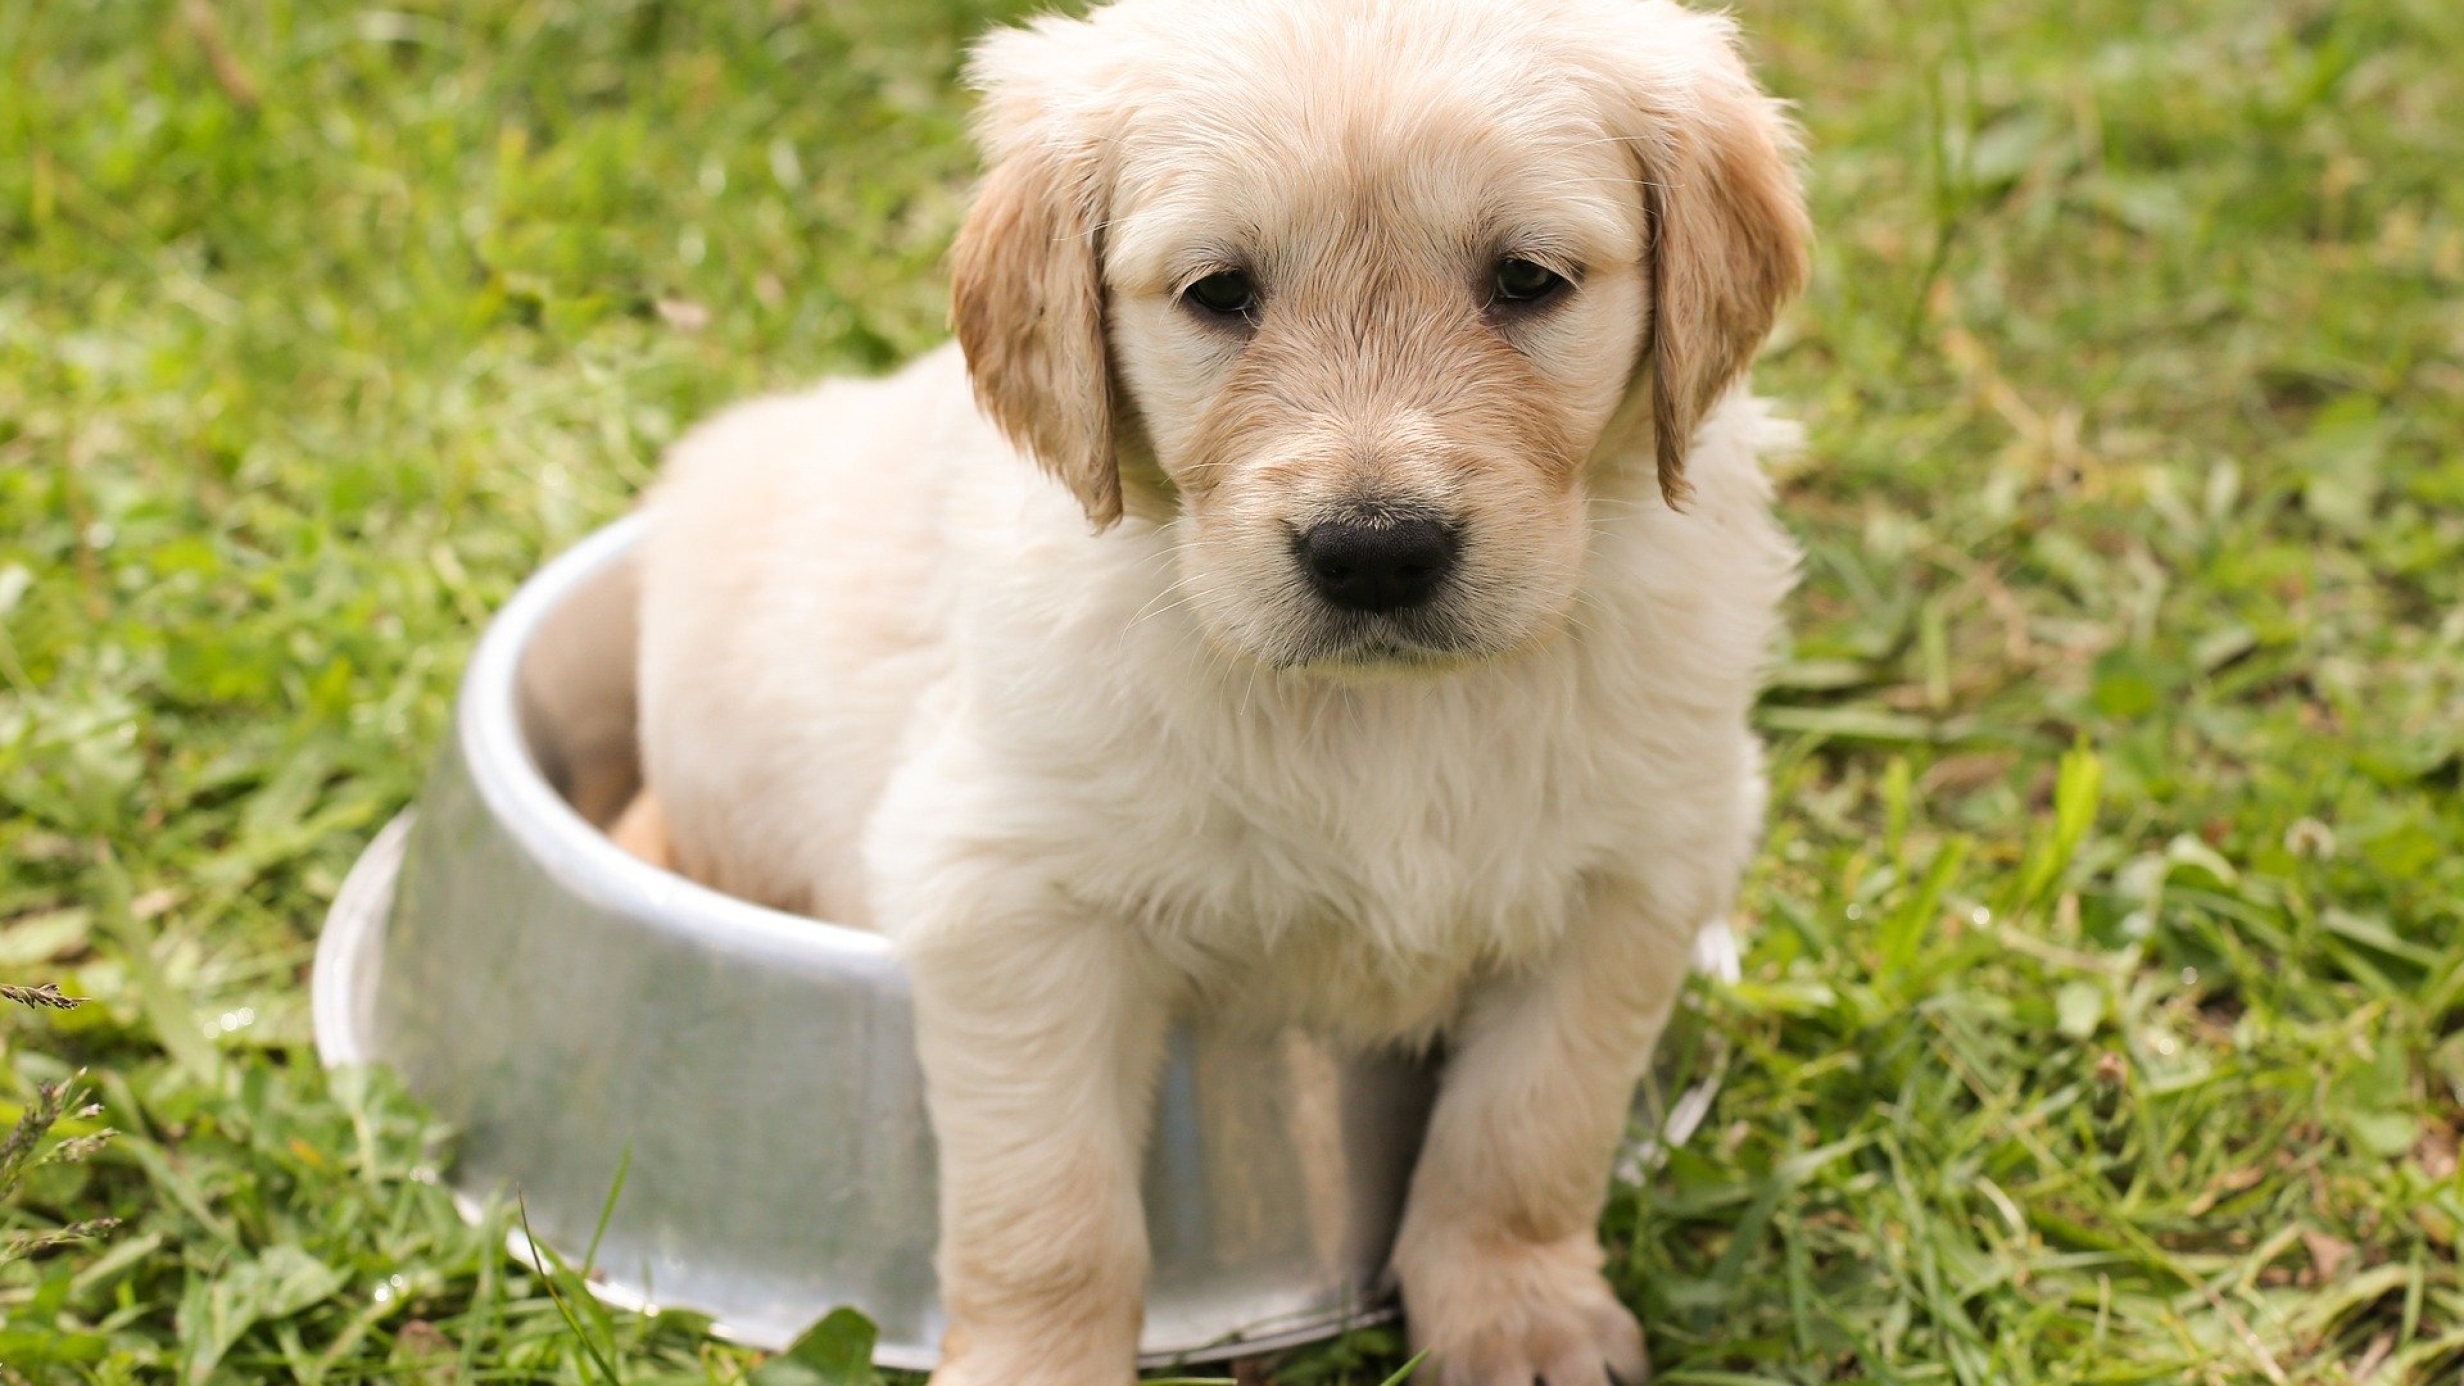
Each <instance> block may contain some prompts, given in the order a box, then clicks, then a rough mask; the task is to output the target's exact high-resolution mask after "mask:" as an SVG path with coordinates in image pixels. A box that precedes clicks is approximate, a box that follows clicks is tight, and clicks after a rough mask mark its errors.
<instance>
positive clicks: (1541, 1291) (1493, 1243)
mask: <svg viewBox="0 0 2464 1386" xmlns="http://www.w3.org/2000/svg"><path fill="white" fill-rule="evenodd" d="M1692 940H1693V922H1692V920H1691V919H1688V920H1686V921H1685V922H1684V923H1683V924H1682V925H1681V924H1680V922H1679V921H1678V920H1676V919H1673V918H1668V917H1665V916H1664V914H1663V912H1662V911H1660V910H1656V909H1654V908H1653V907H1651V906H1650V905H1649V904H1648V903H1647V902H1646V900H1645V899H1644V898H1643V897H1642V895H1641V893H1640V892H1639V891H1635V890H1632V889H1629V888H1626V887H1623V886H1602V887H1600V888H1598V889H1596V890H1595V891H1594V892H1593V894H1592V898H1591V901H1590V909H1589V910H1588V912H1587V917H1585V918H1583V919H1581V920H1580V921H1578V922H1577V923H1576V924H1575V925H1574V926H1573V928H1572V930H1571V931H1570V932H1569V934H1568V935H1567V937H1566V939H1565V940H1564V941H1563V942H1562V943H1561V944H1560V946H1559V949H1558V951H1557V953H1556V955H1555V956H1553V957H1552V958H1550V959H1549V960H1548V962H1547V963H1546V964H1545V965H1544V966H1543V967H1542V968H1541V969H1540V970H1538V971H1537V972H1534V973H1531V974H1528V975H1525V976H1521V977H1518V978H1516V979H1514V980H1512V981H1509V982H1506V983H1502V984H1500V985H1499V986H1498V988H1497V989H1496V990H1494V991H1492V992H1491V993H1489V994H1487V995H1485V996H1482V997H1480V998H1479V999H1478V1000H1476V1001H1475V1002H1474V1004H1473V1007H1472V1010H1471V1012H1470V1014H1469V1015H1468V1016H1467V1017H1466V1020H1465V1023H1464V1026H1463V1029H1462V1032H1461V1033H1460V1035H1459V1036H1458V1042H1457V1046H1456V1049H1455V1054H1454V1058H1453V1060H1452V1061H1451V1062H1450V1063H1449V1064H1448V1066H1447V1070H1446V1076H1445V1079H1444V1083H1443V1086H1442V1087H1441V1089H1440V1092H1439V1096H1438V1103H1437V1110H1436V1112H1435V1114H1434V1115H1433V1116H1432V1117H1431V1124H1430V1128H1429V1137H1428V1142H1427V1144H1426V1145H1425V1146H1424V1147H1423V1149H1422V1151H1421V1156H1420V1164H1419V1167H1418V1169H1416V1170H1415V1171H1414V1173H1413V1176H1412V1191H1411V1199H1410V1203H1409V1205H1408V1207H1407V1208H1406V1211H1405V1214H1404V1222H1403V1229H1402V1232H1401V1234H1400V1236H1399V1238H1398V1239H1397V1242H1396V1246H1395V1256H1394V1265H1395V1271H1396V1274H1397V1276H1398V1278H1399V1279H1400V1280H1401V1281H1402V1285H1403V1305H1404V1316H1405V1318H1406V1320H1407V1321H1408V1322H1409V1324H1410V1327H1411V1332H1412V1338H1413V1341H1414V1343H1415V1344H1416V1345H1417V1346H1420V1347H1424V1348H1427V1349H1429V1351H1430V1367H1431V1374H1432V1375H1433V1376H1434V1378H1435V1380H1436V1382H1437V1383H1439V1386H1533V1383H1534V1382H1546V1383H1547V1386H1608V1384H1609V1383H1610V1382H1612V1381H1613V1382H1619V1383H1624V1386H1640V1384H1641V1382H1642V1381H1643V1380H1644V1379H1645V1378H1646V1377H1647V1376H1648V1375H1649V1363H1648V1361H1647V1360H1646V1358H1645V1355H1644V1351H1643V1335H1642V1329H1641V1327H1640V1326H1639V1325H1638V1324H1636V1322H1635V1320H1634V1316H1633V1315H1632V1314H1630V1313H1628V1312H1627V1311H1626V1309H1625V1307H1624V1306H1623V1305H1621V1304H1619V1303H1618V1302H1617V1299H1616V1297H1615V1296H1614V1295H1613V1294H1611V1293H1610V1291H1609V1287H1608V1283H1607V1281H1605V1280H1604V1279H1602V1278H1601V1275H1600V1262H1601V1253H1600V1245H1599V1240H1598V1237H1597V1233H1596V1231H1595V1224H1597V1222H1598V1221H1599V1217H1600V1208H1601V1204H1602V1202H1603V1201H1604V1200H1605V1198H1606V1197H1607V1191H1608V1178H1609V1170H1610V1167H1611V1165H1612V1163H1613V1162H1614V1160H1615V1156H1616V1149H1617V1144H1618V1140H1619V1138H1620V1137H1621V1136H1622V1135H1623V1134H1624V1132H1625V1129H1626V1123H1627V1118H1628V1113H1629V1111H1630V1110H1631V1107H1632V1103H1633V1098H1634V1086H1635V1083H1636V1082H1637V1081H1638V1080H1639V1079H1640V1078H1641V1076H1642V1071H1643V1066H1644V1065H1645V1063H1647V1062H1648V1061H1649V1059H1650V1055H1651V1049H1652V1045H1653V1043H1654V1042H1655V1041H1656V1040H1657V1039H1658V1038H1659V1033H1660V1029H1661V1027H1662V1026H1663V1025H1664V1024H1665V1023H1666V1022H1667V1020H1668V1014H1669V1008H1670V1006H1671V1005H1672V1004H1673V1003H1674V1001H1675V999H1676V996H1677V992H1678V988H1679V987H1680V985H1681V984H1682V983H1683V982H1684V980H1685V973H1686V966H1687V961H1688V959H1689V957H1690V955H1691V947H1692Z"/></svg>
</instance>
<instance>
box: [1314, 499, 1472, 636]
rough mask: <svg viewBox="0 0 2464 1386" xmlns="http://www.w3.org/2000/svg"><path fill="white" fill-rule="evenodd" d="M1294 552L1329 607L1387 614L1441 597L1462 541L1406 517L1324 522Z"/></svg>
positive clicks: (1420, 519)
mask: <svg viewBox="0 0 2464 1386" xmlns="http://www.w3.org/2000/svg"><path fill="white" fill-rule="evenodd" d="M1293 548H1294V551H1295V556H1296V557H1298V559H1299V560H1300V565H1301V568H1302V569H1303V570H1304V571H1306V572H1307V573H1308V575H1309V584H1310V586H1311V587H1313V588H1315V589H1316V590H1317V594H1318V595H1319V596H1320V597H1323V598H1324V599H1325V600H1326V602H1327V604H1328V605H1330V606H1334V607H1337V608H1340V609H1342V610H1344V611H1363V612H1369V613H1373V614H1384V613H1386V612H1393V611H1408V610H1410V609H1411V608H1413V607H1416V606H1422V605H1425V604H1427V603H1428V601H1429V599H1430V598H1432V597H1434V596H1436V595H1437V593H1438V590H1439V589H1440V588H1442V587H1444V586H1445V583H1446V578H1447V576H1448V575H1449V574H1451V573H1452V572H1453V571H1454V566H1455V555H1456V551H1457V550H1458V549H1460V548H1461V540H1460V538H1459V537H1458V534H1457V532H1456V531H1455V530H1454V529H1453V528H1451V527H1449V526H1446V525H1443V524H1440V523H1438V522H1437V521H1435V520H1432V519H1427V518H1423V517H1418V516H1401V517H1394V518H1380V519H1375V520H1364V519H1345V520H1325V521H1321V522H1319V523H1317V524H1314V525H1311V526H1310V527H1309V528H1308V529H1307V530H1305V531H1303V532H1302V533H1301V534H1300V535H1299V536H1298V537H1297V538H1295V539H1294V541H1293Z"/></svg>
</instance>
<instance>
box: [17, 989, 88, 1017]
mask: <svg viewBox="0 0 2464 1386" xmlns="http://www.w3.org/2000/svg"><path fill="white" fill-rule="evenodd" d="M0 999H6V1000H10V1001H14V1002H16V1003H17V1004H18V1005H20V1006H33V1007H35V1008H37V1009H40V1010H53V1011H73V1010H75V1009H77V1008H78V1007H79V1006H82V1005H84V1004H85V1003H86V998H85V997H82V996H65V995H62V994H61V992H60V984H59V983H57V982H43V983H40V984H39V985H36V986H30V987H28V986H19V985H17V984H15V983H12V982H0Z"/></svg>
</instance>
